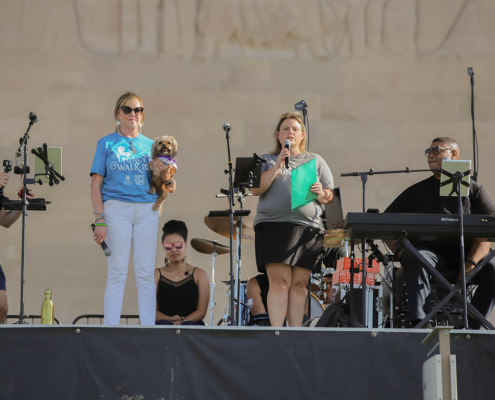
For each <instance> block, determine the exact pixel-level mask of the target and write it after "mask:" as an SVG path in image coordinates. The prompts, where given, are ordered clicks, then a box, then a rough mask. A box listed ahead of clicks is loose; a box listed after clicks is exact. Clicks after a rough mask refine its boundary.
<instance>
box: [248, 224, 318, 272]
mask: <svg viewBox="0 0 495 400" xmlns="http://www.w3.org/2000/svg"><path fill="white" fill-rule="evenodd" d="M254 233H255V235H254V239H255V240H254V242H255V250H256V265H257V266H258V271H259V272H261V273H266V269H265V265H266V264H273V263H277V264H287V265H293V266H296V267H300V268H304V269H309V270H311V271H312V272H313V273H318V272H321V263H320V262H318V261H321V257H322V256H323V234H324V231H323V230H320V229H318V228H313V227H310V226H307V225H296V224H292V223H290V222H262V223H259V224H258V225H256V227H255V228H254Z"/></svg>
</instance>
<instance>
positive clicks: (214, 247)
mask: <svg viewBox="0 0 495 400" xmlns="http://www.w3.org/2000/svg"><path fill="white" fill-rule="evenodd" d="M191 246H192V247H193V249H194V250H196V251H198V252H200V253H203V254H212V253H213V252H215V253H217V254H218V255H220V254H227V253H229V252H230V247H228V246H224V245H223V244H220V243H218V242H216V241H215V242H212V241H211V240H206V239H198V238H194V239H192V240H191Z"/></svg>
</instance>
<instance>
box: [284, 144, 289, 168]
mask: <svg viewBox="0 0 495 400" xmlns="http://www.w3.org/2000/svg"><path fill="white" fill-rule="evenodd" d="M284 147H285V148H286V149H288V150H289V152H290V140H289V139H287V140H286V141H285V142H284ZM289 161H290V157H285V168H287V169H288V168H289Z"/></svg>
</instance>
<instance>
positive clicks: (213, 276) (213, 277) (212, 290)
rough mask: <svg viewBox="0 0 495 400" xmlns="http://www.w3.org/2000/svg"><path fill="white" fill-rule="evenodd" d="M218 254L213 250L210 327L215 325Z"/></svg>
mask: <svg viewBox="0 0 495 400" xmlns="http://www.w3.org/2000/svg"><path fill="white" fill-rule="evenodd" d="M216 256H217V253H216V251H215V248H213V253H211V283H210V326H213V325H214V324H215V320H214V317H213V314H214V310H215V257H216Z"/></svg>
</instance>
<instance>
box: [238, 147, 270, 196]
mask: <svg viewBox="0 0 495 400" xmlns="http://www.w3.org/2000/svg"><path fill="white" fill-rule="evenodd" d="M264 162H266V160H265V159H264V158H261V157H260V156H258V155H257V154H256V153H254V154H253V157H237V158H236V160H235V176H234V190H235V189H236V188H237V189H238V190H239V191H242V188H259V187H260V184H261V164H263V163H264Z"/></svg>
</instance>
